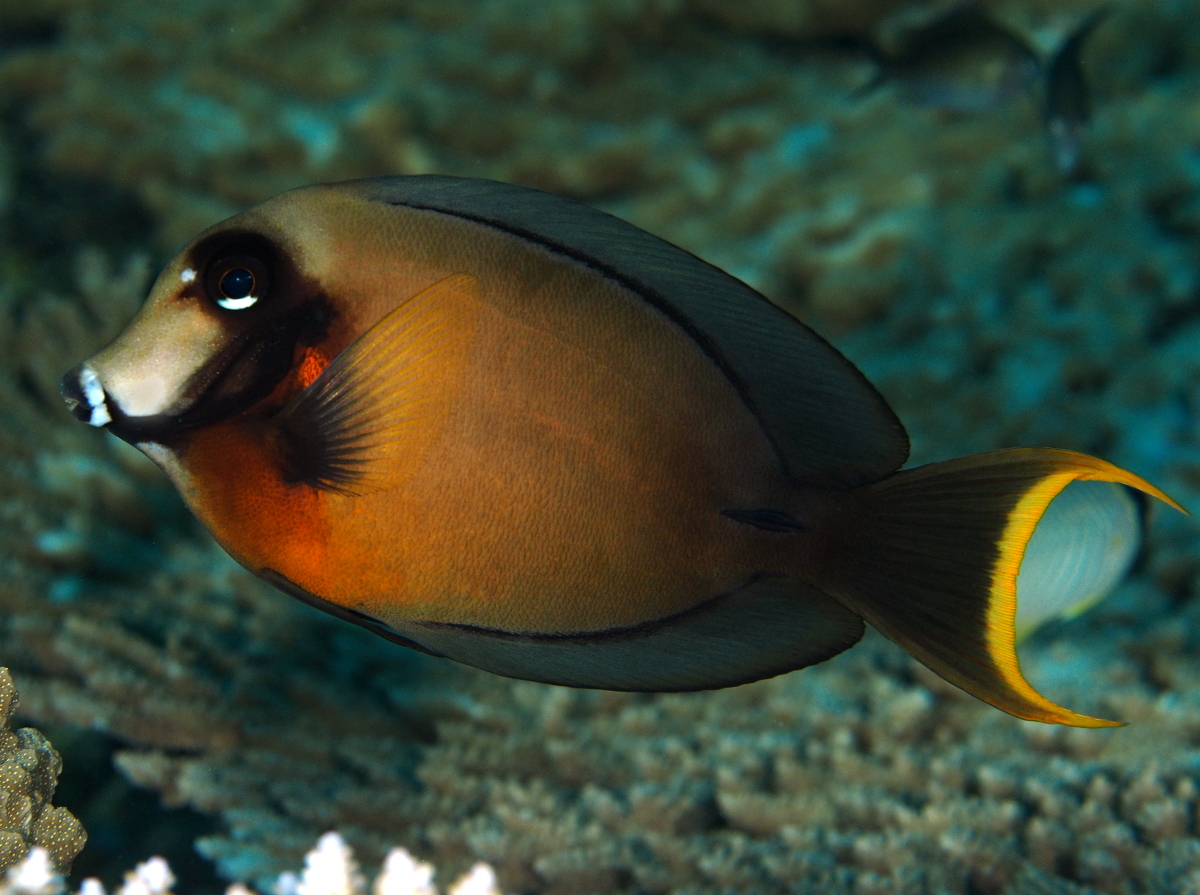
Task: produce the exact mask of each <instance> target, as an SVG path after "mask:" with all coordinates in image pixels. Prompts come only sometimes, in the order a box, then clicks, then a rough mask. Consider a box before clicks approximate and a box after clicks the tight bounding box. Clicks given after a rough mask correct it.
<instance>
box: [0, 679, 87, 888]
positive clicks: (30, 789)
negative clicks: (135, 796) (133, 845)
mask: <svg viewBox="0 0 1200 895" xmlns="http://www.w3.org/2000/svg"><path fill="white" fill-rule="evenodd" d="M17 702H18V700H17V690H16V687H14V686H13V681H12V677H11V676H10V675H9V673H8V669H7V668H0V869H4V868H7V867H10V866H12V865H14V864H16V863H18V862H19V861H20V860H21V859H22V858H24V857H25V854H26V853H27V852H28V851H29V849H30V848H31V847H34V846H37V847H39V848H41V849H43V850H44V853H45V855H46V860H47V861H49V862H50V864H52V865H53V867H54V868H55V869H56V870H57V871H58V872H59V873H67V872H69V871H70V869H71V862H72V861H74V860H75V856H76V855H77V854H79V852H80V850H81V849H82V848H83V844H84V842H86V841H87V834H86V833H85V832H84V830H83V827H82V826H81V825H80V823H79V821H78V820H76V819H75V816H74V815H73V814H71V812H70V811H68V810H67V809H66V808H56V807H54V805H52V804H51V799H52V798H53V797H54V789H55V787H56V786H57V785H58V775H59V772H61V771H62V760H61V759H60V758H59V757H58V753H57V752H55V751H54V748H53V747H52V746H51V745H50V743H49V742H48V741H47V740H46V738H45V737H44V736H42V735H41V734H40V733H39V732H38V731H36V730H34V729H33V728H30V727H26V728H22V729H21V730H18V731H12V730H10V729H9V722H10V719H11V718H12V714H13V712H14V711H15V709H16V707H17Z"/></svg>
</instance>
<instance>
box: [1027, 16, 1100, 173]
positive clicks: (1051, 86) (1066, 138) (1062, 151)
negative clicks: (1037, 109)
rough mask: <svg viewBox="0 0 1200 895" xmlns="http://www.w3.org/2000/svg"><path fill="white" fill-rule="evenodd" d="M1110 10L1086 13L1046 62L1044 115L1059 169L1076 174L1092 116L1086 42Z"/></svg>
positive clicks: (1052, 150)
mask: <svg viewBox="0 0 1200 895" xmlns="http://www.w3.org/2000/svg"><path fill="white" fill-rule="evenodd" d="M1107 15H1108V10H1107V9H1104V8H1101V9H1097V10H1095V11H1094V12H1092V13H1091V14H1090V15H1088V16H1085V17H1084V18H1083V20H1082V21H1080V22H1079V24H1078V25H1076V26H1075V28H1074V29H1072V30H1071V31H1070V33H1068V34H1067V36H1066V38H1065V39H1064V40H1063V41H1062V43H1061V44H1060V45H1059V47H1058V49H1057V50H1055V51H1054V53H1053V54H1051V56H1050V58H1049V59H1048V60H1047V61H1046V63H1045V65H1044V71H1045V75H1044V83H1045V86H1044V98H1043V111H1042V115H1043V118H1044V120H1045V124H1046V135H1047V137H1048V138H1049V140H1050V148H1051V152H1052V154H1053V156H1054V161H1055V162H1056V163H1057V165H1058V167H1059V170H1060V171H1062V172H1063V173H1064V174H1072V173H1074V172H1075V170H1076V169H1077V168H1078V167H1079V155H1080V146H1081V144H1082V141H1083V134H1084V131H1085V130H1086V129H1087V125H1088V122H1089V121H1090V120H1091V117H1092V102H1091V91H1090V89H1089V87H1088V82H1087V76H1086V74H1085V73H1084V70H1083V62H1082V61H1081V58H1080V57H1081V54H1082V52H1083V46H1084V44H1085V42H1086V41H1087V39H1088V37H1089V36H1090V35H1091V33H1092V32H1093V31H1094V30H1095V29H1096V26H1097V25H1099V24H1100V23H1101V22H1102V21H1103V20H1104V18H1105V17H1106V16H1107Z"/></svg>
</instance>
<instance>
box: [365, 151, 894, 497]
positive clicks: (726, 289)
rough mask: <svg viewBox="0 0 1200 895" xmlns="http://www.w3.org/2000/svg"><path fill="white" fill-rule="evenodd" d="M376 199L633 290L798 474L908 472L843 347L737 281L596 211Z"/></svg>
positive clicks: (390, 196) (439, 188) (452, 186)
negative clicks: (476, 228)
mask: <svg viewBox="0 0 1200 895" xmlns="http://www.w3.org/2000/svg"><path fill="white" fill-rule="evenodd" d="M359 188H360V189H361V190H362V193H363V195H364V196H365V197H366V198H368V199H371V200H373V201H377V202H383V203H387V204H391V205H397V206H406V207H409V208H414V209H425V210H429V211H437V212H442V213H444V214H450V215H454V216H456V217H459V218H462V219H464V220H468V221H474V222H476V223H479V224H482V225H485V226H489V227H494V228H497V229H499V230H503V231H505V232H507V233H510V234H512V235H514V236H517V237H519V238H522V239H525V240H528V241H529V242H531V243H535V244H537V245H539V246H541V247H543V248H545V249H547V250H549V251H551V252H554V253H556V254H559V255H562V256H564V257H566V258H569V259H571V260H573V261H575V262H577V263H579V264H583V265H585V266H587V267H589V268H591V269H592V270H594V271H596V272H597V273H598V274H600V275H602V276H606V277H609V278H611V279H613V280H615V281H617V282H619V283H620V284H621V285H622V286H624V287H626V288H628V289H630V290H631V291H633V292H634V293H636V294H637V295H639V296H641V297H642V298H643V299H644V300H645V301H647V302H649V303H650V304H651V305H653V306H654V307H656V308H658V309H659V310H660V311H662V312H663V313H664V314H666V315H667V317H669V318H670V319H671V320H672V321H674V322H675V323H676V324H677V325H678V326H680V327H681V328H682V329H683V330H685V331H686V332H687V334H688V335H689V336H690V337H691V338H692V339H693V340H694V341H695V342H696V344H697V345H698V346H699V347H700V348H701V350H703V351H704V352H705V354H707V355H708V357H710V358H711V359H712V361H713V363H715V364H716V365H717V366H718V367H719V368H720V369H721V370H722V372H723V373H724V374H725V375H726V376H727V377H728V378H729V380H730V382H732V383H733V385H734V387H735V388H737V390H738V391H739V393H740V394H741V396H742V398H743V400H744V401H745V403H746V405H747V406H748V407H749V408H750V410H751V412H753V413H754V414H755V416H756V417H757V418H758V420H759V421H760V423H761V424H762V426H763V429H764V431H765V432H766V433H767V435H768V437H769V438H771V440H772V442H773V443H774V445H775V448H776V452H777V453H778V454H779V457H780V461H781V463H782V464H783V466H784V467H785V469H786V470H787V471H788V473H789V474H790V475H791V476H792V477H793V478H795V479H797V480H800V481H804V482H808V483H811V484H814V485H821V486H837V487H849V486H853V485H860V484H865V483H868V482H874V481H878V480H879V479H881V478H883V477H884V476H886V475H888V474H890V473H892V472H894V471H895V470H897V469H899V468H900V466H901V465H903V463H904V461H905V459H906V458H907V457H908V436H907V434H905V431H904V427H903V426H902V425H901V424H900V421H899V420H898V419H897V418H896V415H895V414H894V413H893V412H892V410H891V408H890V407H888V405H887V402H886V401H884V399H883V397H882V396H881V395H880V394H879V392H877V391H876V390H875V388H874V387H873V386H872V385H871V384H870V383H869V382H867V380H866V378H865V377H864V376H863V375H862V373H860V372H859V371H858V369H857V368H856V367H855V366H854V365H853V364H851V363H850V362H849V361H848V360H846V358H844V357H842V355H841V354H840V353H838V351H837V349H835V348H834V347H833V346H831V345H830V344H829V343H828V342H826V341H825V340H824V339H822V338H821V337H820V336H818V335H817V334H816V333H814V332H813V331H812V330H811V329H809V328H808V327H806V326H805V325H804V324H802V323H800V322H799V321H798V320H796V319H795V318H794V317H792V316H791V315H790V314H788V313H787V312H785V311H783V310H781V309H780V308H778V307H776V306H775V305H773V304H771V302H769V301H768V300H767V299H766V298H764V297H763V296H762V295H760V294H759V293H758V292H755V291H754V290H753V289H751V288H750V287H749V286H747V285H746V284H744V283H742V282H741V281H740V280H737V279H735V278H734V277H732V276H730V275H729V274H727V273H725V272H724V271H722V270H720V269H718V268H716V267H713V266H712V265H711V264H708V263H706V262H704V261H701V260H700V259H699V258H697V257H696V256H694V255H691V254H689V253H688V252H685V251H684V250H683V249H680V248H677V247H676V246H673V245H671V244H670V243H668V242H665V241H663V240H661V239H659V238H657V237H655V236H651V235H650V234H649V233H646V232H645V231H644V230H640V229H638V228H637V227H635V226H633V225H632V224H629V223H626V222H625V221H622V220H621V219H619V218H615V217H613V216H612V215H609V214H606V213H604V212H602V211H598V210H596V209H594V208H591V207H590V206H587V205H583V204H581V203H578V202H574V201H572V200H570V199H564V198H562V197H560V196H554V195H551V194H550V193H543V192H540V191H538V190H534V189H529V188H527V187H520V186H514V185H512V184H506V183H497V182H495V181H490V180H471V179H464V178H457V177H442V176H433V175H430V176H422V177H383V178H378V179H375V180H370V181H364V182H363V183H362V185H361V187H359Z"/></svg>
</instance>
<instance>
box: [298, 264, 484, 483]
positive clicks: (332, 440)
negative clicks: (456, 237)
mask: <svg viewBox="0 0 1200 895" xmlns="http://www.w3.org/2000/svg"><path fill="white" fill-rule="evenodd" d="M479 309H480V305H479V301H478V282H477V281H476V279H475V278H474V277H472V276H469V275H466V274H456V275H454V276H450V277H446V278H445V279H444V280H441V281H439V282H437V283H435V284H434V285H432V286H430V287H429V288H428V289H425V290H424V291H422V292H420V293H419V294H417V295H415V296H414V297H413V298H411V299H409V300H408V301H406V302H405V303H404V304H402V305H400V306H399V307H398V308H396V309H395V310H394V311H392V312H391V313H390V314H388V315H387V316H386V317H384V318H383V319H382V320H380V321H379V322H378V323H376V324H375V325H374V326H373V327H371V329H369V330H368V331H367V332H366V333H364V334H363V335H362V336H360V337H359V338H358V339H357V340H356V341H355V342H354V343H353V344H351V345H350V346H349V347H347V348H346V349H345V350H344V351H343V352H342V353H341V354H339V355H338V356H337V357H335V358H334V359H333V361H332V362H331V363H330V364H329V365H328V366H327V367H326V368H325V369H324V370H323V371H322V372H321V374H320V375H319V376H318V377H317V378H316V380H315V381H313V382H312V384H311V385H309V386H308V387H307V388H305V389H303V390H302V391H300V392H299V393H297V394H296V395H295V397H293V398H292V400H291V401H289V402H288V404H287V406H286V407H284V409H283V410H282V411H281V412H280V413H279V415H278V417H276V424H277V426H278V432H279V437H280V444H281V448H282V453H283V456H284V459H285V462H286V464H287V465H288V466H289V469H288V473H289V475H290V477H291V478H292V479H293V480H295V481H301V482H306V483H308V484H310V485H313V486H314V487H317V488H321V489H324V490H329V491H337V492H340V493H343V494H348V495H361V494H366V493H370V492H372V491H382V490H387V489H389V488H395V487H398V486H399V485H400V484H402V483H403V482H404V481H406V480H407V479H408V478H409V477H410V476H411V475H412V473H413V472H414V471H415V470H416V469H417V467H418V466H419V465H420V463H421V462H422V460H424V458H425V455H426V453H427V452H428V450H429V448H430V446H431V445H432V444H433V443H434V442H435V441H436V440H437V438H438V437H439V435H440V434H441V432H442V429H443V428H444V426H445V424H446V421H447V420H448V419H449V417H450V414H451V412H452V411H453V409H454V406H455V402H456V398H457V396H458V394H459V391H460V389H461V386H462V383H463V381H464V377H465V376H466V371H467V366H468V363H469V358H470V353H471V346H472V344H473V342H474V336H475V329H476V325H477V318H478V315H479Z"/></svg>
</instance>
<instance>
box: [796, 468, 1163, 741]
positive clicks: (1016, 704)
mask: <svg viewBox="0 0 1200 895" xmlns="http://www.w3.org/2000/svg"><path fill="white" fill-rule="evenodd" d="M1076 480H1095V481H1106V482H1117V483H1120V484H1123V485H1128V486H1129V487H1131V488H1135V489H1137V490H1139V491H1143V492H1145V493H1146V494H1149V495H1152V496H1153V497H1157V498H1158V499H1159V500H1162V501H1165V502H1166V503H1168V504H1170V505H1171V506H1172V507H1174V508H1175V509H1177V510H1180V511H1183V508H1182V507H1180V506H1179V504H1177V503H1175V501H1173V500H1171V498H1169V497H1167V495H1165V494H1164V493H1163V492H1161V491H1160V490H1158V489H1157V488H1155V487H1154V486H1153V485H1151V484H1150V483H1149V482H1146V481H1145V480H1143V479H1141V478H1139V477H1138V476H1136V475H1133V474H1132V473H1130V472H1126V471H1125V470H1123V469H1119V468H1118V467H1116V466H1113V465H1112V464H1111V463H1106V462H1105V461H1103V460H1098V459H1096V458H1095V457H1089V456H1087V455H1085V454H1076V453H1072V452H1070V451H1059V450H1045V449H1035V448H1021V449H1016V450H1007V451H995V452H992V453H986V454H976V455H973V456H970V457H962V458H960V459H957V460H951V461H949V462H946V463H935V464H932V465H929V466H922V467H919V468H917V469H911V470H906V471H904V472H900V473H897V474H896V475H894V476H891V477H889V478H887V479H884V480H882V481H880V482H877V483H875V484H873V485H868V486H865V487H863V488H860V489H858V490H857V491H855V492H853V493H854V495H855V499H854V500H853V501H851V502H850V506H849V507H848V510H849V511H848V513H847V514H846V516H845V517H844V520H843V524H844V526H845V527H844V528H843V529H842V536H841V537H838V538H837V539H836V542H837V546H835V547H834V548H833V551H832V553H831V555H830V557H829V560H830V561H829V563H828V564H827V565H826V566H825V571H824V573H823V574H822V576H821V577H822V579H823V580H822V581H821V582H819V585H820V586H821V588H822V590H825V591H826V592H827V593H829V594H830V595H831V596H833V597H834V598H836V599H838V600H839V601H840V602H842V603H843V604H844V605H845V606H846V607H847V608H848V609H851V610H852V611H854V612H855V613H857V614H859V615H861V616H862V617H863V618H865V619H866V620H867V621H868V622H870V623H871V624H872V625H874V626H875V627H876V628H878V629H879V630H880V631H881V632H882V633H883V634H884V635H886V636H887V637H888V638H890V639H891V640H893V641H895V642H896V643H898V644H899V645H900V646H902V647H903V648H904V649H905V650H907V651H908V652H909V653H910V654H911V655H912V656H913V657H914V658H916V659H917V660H918V661H920V662H922V663H923V664H924V665H926V666H927V667H928V668H930V669H931V670H933V671H934V672H936V673H937V674H939V675H940V676H941V677H943V678H945V679H946V680H948V681H950V682H951V683H953V684H955V685H957V686H959V687H961V688H962V689H964V690H966V691H967V692H968V693H970V694H972V695H973V696H977V697H978V698H979V699H982V700H983V701H985V702H988V703H990V704H991V705H994V706H995V707H996V708H998V709H1002V710H1003V711H1006V712H1008V713H1009V714H1012V715H1016V716H1017V717H1018V718H1025V719H1028V720H1031V721H1045V722H1049V723H1057V724H1070V725H1073V726H1076V727H1111V726H1116V725H1117V724H1118V723H1119V722H1115V721H1106V720H1103V719H1100V718H1090V717H1087V716H1086V715H1079V714H1076V713H1075V712H1072V711H1069V710H1067V709H1064V708H1062V707H1060V706H1057V705H1055V704H1054V703H1052V702H1050V701H1049V700H1048V699H1046V698H1045V697H1043V696H1042V695H1041V694H1039V693H1038V692H1037V691H1036V690H1034V689H1033V687H1031V686H1030V685H1029V683H1028V682H1027V681H1026V680H1025V678H1024V677H1023V676H1022V674H1021V669H1020V665H1019V663H1018V662H1017V654H1016V651H1015V639H1016V635H1015V628H1014V623H1015V619H1016V611H1017V588H1016V584H1017V573H1018V571H1019V569H1020V567H1021V559H1022V557H1023V555H1024V553H1025V546H1026V544H1028V543H1029V539H1030V537H1031V536H1032V535H1033V531H1034V528H1035V527H1036V526H1037V523H1038V520H1039V519H1040V518H1041V516H1042V513H1043V512H1045V510H1046V507H1047V506H1048V505H1049V504H1050V502H1051V501H1052V500H1053V499H1054V498H1055V496H1056V495H1057V494H1058V493H1059V492H1060V491H1062V490H1063V488H1065V487H1066V486H1067V485H1068V484H1070V483H1071V482H1072V481H1076Z"/></svg>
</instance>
